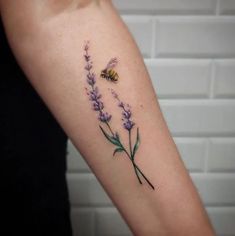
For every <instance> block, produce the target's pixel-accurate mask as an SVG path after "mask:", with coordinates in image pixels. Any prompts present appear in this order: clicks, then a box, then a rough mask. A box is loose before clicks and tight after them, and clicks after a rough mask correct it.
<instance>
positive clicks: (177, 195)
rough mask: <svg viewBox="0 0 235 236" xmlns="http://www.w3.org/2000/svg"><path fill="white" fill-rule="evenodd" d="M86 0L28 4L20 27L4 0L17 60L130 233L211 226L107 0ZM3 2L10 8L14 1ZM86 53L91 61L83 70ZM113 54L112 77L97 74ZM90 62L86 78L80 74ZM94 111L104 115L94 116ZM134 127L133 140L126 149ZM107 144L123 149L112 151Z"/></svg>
mask: <svg viewBox="0 0 235 236" xmlns="http://www.w3.org/2000/svg"><path fill="white" fill-rule="evenodd" d="M25 2H26V1H25ZM45 2H46V1H44V3H45ZM74 2H76V1H74ZM85 3H86V1H84V2H83V4H80V5H79V6H78V8H77V5H76V4H74V3H73V4H68V5H67V4H66V1H64V3H63V4H61V5H60V6H58V5H52V6H50V7H48V6H47V4H45V5H40V4H39V5H37V6H36V7H35V6H33V4H32V8H33V9H34V10H35V9H36V10H35V11H36V12H37V14H36V15H34V16H31V14H29V16H28V17H29V19H30V20H31V23H30V24H31V25H30V26H28V28H27V20H25V21H20V20H19V19H24V16H22V15H20V14H18V15H17V13H16V17H15V18H13V19H11V20H8V19H9V14H11V13H10V10H5V13H4V11H3V19H5V25H6V28H7V30H8V36H9V39H10V42H11V45H12V48H13V50H14V52H15V55H16V56H17V59H18V61H19V62H20V64H21V66H22V68H23V69H24V71H25V73H26V74H27V76H28V78H29V80H30V81H31V83H32V84H33V86H34V87H35V89H36V90H37V91H38V93H39V94H40V96H41V97H42V98H43V100H44V101H45V103H46V104H47V105H48V107H49V109H50V110H51V112H52V113H53V114H54V116H55V117H56V119H57V120H58V121H59V123H60V124H61V126H62V127H63V129H64V130H65V132H66V133H67V134H68V136H69V138H70V139H71V140H72V141H73V143H74V144H75V146H76V147H77V148H78V149H79V151H80V152H81V153H82V155H83V156H84V158H85V160H86V161H87V163H88V165H89V166H90V168H91V169H92V171H93V172H94V173H95V175H96V177H97V178H98V179H99V181H100V182H101V184H102V185H103V187H104V189H105V190H106V191H107V193H108V194H109V196H110V198H111V199H112V200H113V202H114V203H115V205H116V206H117V208H118V209H119V211H120V212H121V214H122V215H123V217H124V219H125V220H126V222H127V223H128V225H129V226H130V228H131V229H132V231H133V232H134V233H135V235H213V232H212V229H211V226H210V223H209V221H208V218H207V215H206V214H205V211H204V209H203V207H202V204H201V202H200V199H199V197H198V195H197V192H196V190H195V188H194V186H193V184H192V181H191V179H190V177H189V175H188V173H187V171H186V169H185V167H184V165H183V163H182V161H181V159H180V157H179V153H178V151H177V148H176V146H175V144H174V142H173V140H172V138H171V135H170V133H169V130H168V128H167V126H166V123H165V121H164V119H163V116H162V113H161V111H160V107H159V104H158V102H157V99H156V96H155V93H154V90H153V87H152V85H151V82H150V79H149V75H148V73H147V71H146V68H145V66H144V63H143V60H142V58H141V55H140V53H139V51H138V49H137V47H136V45H135V43H134V41H133V39H132V37H131V36H130V34H129V32H128V30H127V29H126V27H125V25H124V24H123V22H122V21H121V19H120V17H119V16H118V14H117V13H116V12H115V10H114V9H113V7H112V5H111V3H110V2H109V1H100V4H99V5H97V4H95V3H91V4H90V3H89V4H85ZM22 7H24V6H22ZM8 9H12V11H14V4H13V3H12V6H11V8H10V7H9V8H8ZM17 16H18V18H17ZM86 40H89V42H90V44H89V49H88V50H85V51H84V45H85V41H86ZM86 53H88V54H89V56H90V57H91V58H90V59H89V60H92V61H93V67H92V68H91V69H89V70H88V69H84V67H85V66H86V65H87V64H88V63H89V60H86V58H84V56H83V55H84V54H86ZM112 57H117V58H118V64H117V66H116V67H115V71H116V72H117V73H118V75H119V78H118V82H116V83H114V82H112V81H110V80H106V79H104V78H100V77H99V75H100V72H101V71H102V70H103V69H104V67H105V66H106V64H107V62H108V61H109V59H110V58H112ZM92 72H94V73H96V75H97V78H96V81H95V84H94V82H92V83H93V85H92V83H87V82H89V81H87V75H89V73H92ZM96 86H97V87H98V88H99V93H100V94H102V98H100V100H101V101H102V103H103V104H104V108H102V109H101V108H99V109H96V110H94V109H93V108H92V103H94V100H93V101H91V100H92V99H91V94H90V92H91V91H92V90H93V89H94V88H95V87H96ZM85 88H86V89H85ZM112 89H113V90H115V92H116V93H117V94H118V99H120V100H121V101H123V102H124V103H128V104H130V106H131V108H130V109H131V113H132V116H131V120H132V121H133V122H134V123H135V125H134V126H133V128H131V129H129V128H128V127H125V125H124V126H123V122H125V121H126V120H125V119H124V121H122V120H121V118H123V117H122V112H123V111H124V110H123V109H124V108H123V107H120V106H118V103H119V101H118V99H117V97H116V98H115V95H114V94H112ZM87 93H88V94H87ZM113 95H114V96H113ZM101 110H102V111H101ZM102 112H108V113H109V114H111V115H112V118H111V119H110V120H107V122H104V121H102V120H101V119H100V118H101V117H100V115H101V114H102ZM99 126H101V127H102V129H103V131H105V132H106V133H107V134H109V136H110V137H113V138H115V137H116V136H115V135H116V132H118V134H119V136H120V139H119V140H120V145H115V144H114V143H111V142H110V141H109V140H108V139H107V137H105V135H104V133H103V132H102V130H101V129H100V127H99ZM137 130H139V136H140V140H141V142H140V145H139V148H138V150H136V152H135V153H134V145H135V143H136V141H137V139H136V137H137ZM116 138H117V137H116ZM116 148H121V149H122V150H121V149H120V150H119V152H117V153H116V154H115V155H114V156H113V152H114V149H116ZM133 154H134V155H133ZM133 158H134V161H133ZM141 173H142V174H141ZM138 178H139V179H138ZM148 181H149V182H148ZM140 182H142V184H141V183H140ZM153 187H154V189H153Z"/></svg>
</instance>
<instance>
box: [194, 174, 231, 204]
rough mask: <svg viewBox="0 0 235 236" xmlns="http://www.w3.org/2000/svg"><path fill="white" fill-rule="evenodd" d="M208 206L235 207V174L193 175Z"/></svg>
mask: <svg viewBox="0 0 235 236" xmlns="http://www.w3.org/2000/svg"><path fill="white" fill-rule="evenodd" d="M191 176H192V178H193V181H194V184H195V185H196V187H197V189H198V191H199V195H200V196H201V198H202V201H203V203H204V204H205V205H206V206H214V205H215V206H223V205H224V206H226V205H235V174H222V173H220V174H219V173H218V174H195V173H194V174H191Z"/></svg>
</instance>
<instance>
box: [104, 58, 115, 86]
mask: <svg viewBox="0 0 235 236" xmlns="http://www.w3.org/2000/svg"><path fill="white" fill-rule="evenodd" d="M117 63H118V60H117V58H116V57H115V58H112V59H110V61H109V62H108V64H107V66H106V67H105V69H103V70H102V71H101V74H100V77H101V78H104V79H106V80H107V81H111V82H114V83H116V82H118V79H119V75H118V73H117V72H116V71H115V70H114V69H113V68H114V67H115V66H116V65H117Z"/></svg>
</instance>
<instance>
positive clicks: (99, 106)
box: [84, 42, 112, 123]
mask: <svg viewBox="0 0 235 236" xmlns="http://www.w3.org/2000/svg"><path fill="white" fill-rule="evenodd" d="M84 50H85V54H84V58H85V61H86V66H85V67H84V68H85V70H86V71H87V75H86V77H87V83H88V84H89V85H90V90H88V89H87V88H86V91H87V95H88V96H89V99H90V100H91V101H92V108H93V110H94V111H98V112H99V116H98V119H99V120H100V121H101V122H105V123H107V122H109V121H110V120H111V118H112V116H111V115H110V114H108V113H107V112H104V103H103V102H102V101H101V98H102V96H101V94H100V93H99V89H98V87H97V86H95V84H96V76H95V74H94V73H93V72H92V71H91V70H92V68H93V66H92V61H91V57H90V55H89V54H88V50H89V42H86V44H85V46H84Z"/></svg>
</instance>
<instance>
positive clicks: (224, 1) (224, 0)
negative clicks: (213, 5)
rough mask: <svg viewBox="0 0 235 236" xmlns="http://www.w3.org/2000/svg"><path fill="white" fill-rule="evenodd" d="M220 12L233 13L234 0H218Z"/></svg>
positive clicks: (234, 8) (234, 7) (234, 13)
mask: <svg viewBox="0 0 235 236" xmlns="http://www.w3.org/2000/svg"><path fill="white" fill-rule="evenodd" d="M219 5H220V14H226V15H235V1H234V0H220V4H219Z"/></svg>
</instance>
